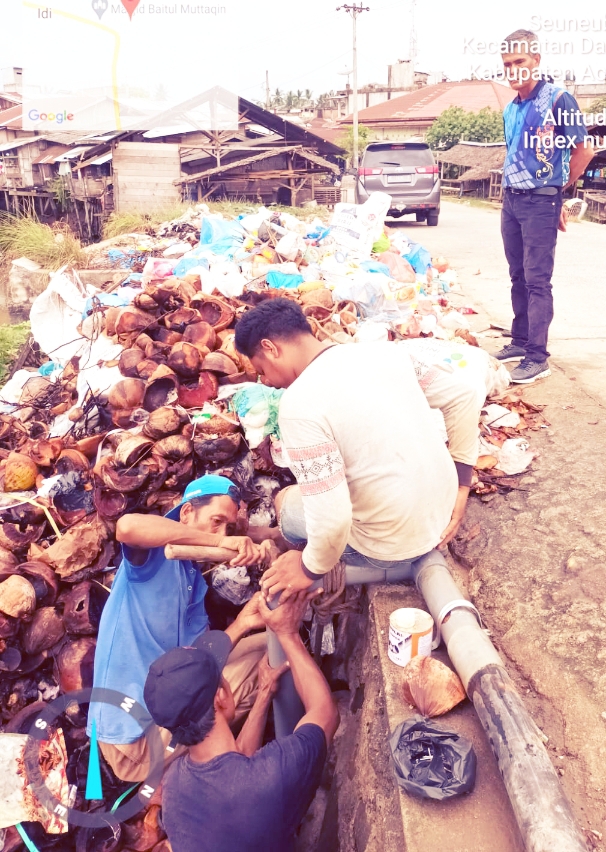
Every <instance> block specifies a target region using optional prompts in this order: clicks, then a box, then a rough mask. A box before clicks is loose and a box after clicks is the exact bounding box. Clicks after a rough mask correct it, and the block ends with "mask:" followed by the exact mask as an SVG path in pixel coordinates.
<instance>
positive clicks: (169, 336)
mask: <svg viewBox="0 0 606 852" xmlns="http://www.w3.org/2000/svg"><path fill="white" fill-rule="evenodd" d="M184 310H189V308H184ZM153 338H154V340H155V341H157V342H158V343H166V344H167V345H168V346H174V345H175V343H179V342H180V341H181V340H183V335H182V334H181V333H180V332H178V331H173V330H172V329H170V328H164V327H163V326H161V325H159V326H158V328H157V329H154V332H153Z"/></svg>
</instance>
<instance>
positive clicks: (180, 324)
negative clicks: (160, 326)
mask: <svg viewBox="0 0 606 852" xmlns="http://www.w3.org/2000/svg"><path fill="white" fill-rule="evenodd" d="M199 322H202V317H201V315H200V312H199V311H197V310H196V309H195V308H178V309H177V310H176V311H172V312H171V313H170V314H166V316H165V317H164V325H165V326H166V328H170V329H173V330H174V331H178V332H180V333H181V334H183V333H184V332H185V330H186V328H188V326H190V325H194V324H196V323H199Z"/></svg>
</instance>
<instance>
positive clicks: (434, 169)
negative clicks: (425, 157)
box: [415, 166, 440, 175]
mask: <svg viewBox="0 0 606 852" xmlns="http://www.w3.org/2000/svg"><path fill="white" fill-rule="evenodd" d="M439 171H440V169H439V168H438V166H417V167H416V169H415V172H416V173H417V174H419V175H437V174H438V173H439Z"/></svg>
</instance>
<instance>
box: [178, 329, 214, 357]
mask: <svg viewBox="0 0 606 852" xmlns="http://www.w3.org/2000/svg"><path fill="white" fill-rule="evenodd" d="M183 340H185V341H186V342H187V343H192V344H193V345H194V346H196V347H197V348H198V349H203V348H208V351H209V352H210V351H212V350H213V349H214V348H215V345H216V343H217V333H216V332H215V330H214V328H213V327H212V325H209V323H207V322H195V323H193V325H188V326H187V328H186V329H185V331H184V332H183Z"/></svg>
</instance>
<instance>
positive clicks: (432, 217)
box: [427, 213, 439, 226]
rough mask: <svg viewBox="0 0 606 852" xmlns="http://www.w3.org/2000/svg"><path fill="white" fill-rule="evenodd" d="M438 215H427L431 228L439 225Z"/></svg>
mask: <svg viewBox="0 0 606 852" xmlns="http://www.w3.org/2000/svg"><path fill="white" fill-rule="evenodd" d="M438 217H439V214H438V213H428V214H427V224H428V225H431V226H435V225H437V224H438Z"/></svg>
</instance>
